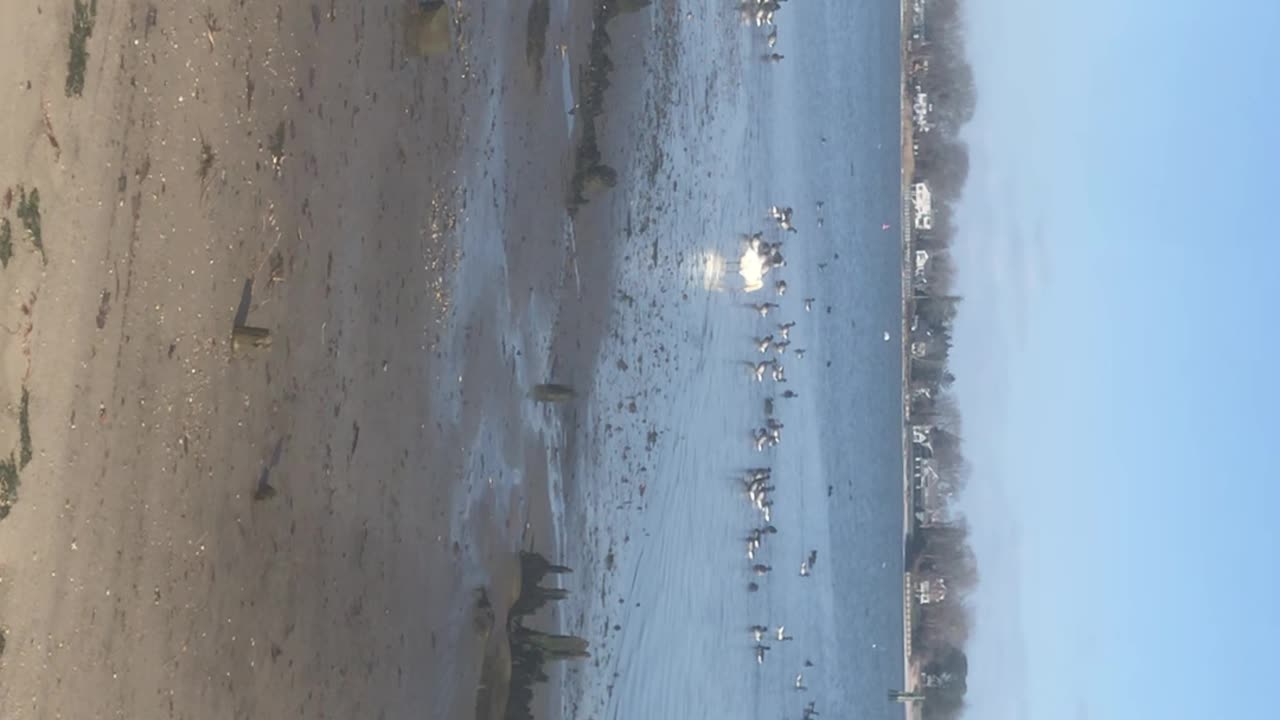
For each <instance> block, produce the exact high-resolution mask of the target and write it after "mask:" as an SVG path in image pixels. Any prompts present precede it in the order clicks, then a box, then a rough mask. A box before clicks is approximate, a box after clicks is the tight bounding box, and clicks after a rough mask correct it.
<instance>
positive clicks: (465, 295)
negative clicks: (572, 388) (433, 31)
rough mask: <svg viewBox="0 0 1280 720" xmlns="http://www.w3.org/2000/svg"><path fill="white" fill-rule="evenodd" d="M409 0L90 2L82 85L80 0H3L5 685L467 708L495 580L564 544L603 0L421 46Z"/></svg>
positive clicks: (222, 709) (199, 713)
mask: <svg viewBox="0 0 1280 720" xmlns="http://www.w3.org/2000/svg"><path fill="white" fill-rule="evenodd" d="M412 5H413V3H406V2H375V3H364V4H352V3H338V2H325V3H314V4H311V5H309V6H307V5H300V6H297V7H294V8H285V7H283V6H281V7H277V6H261V5H255V4H248V5H246V4H242V3H235V2H219V1H215V2H212V3H208V4H201V5H200V6H199V7H196V6H191V7H186V6H182V7H180V8H179V7H168V6H164V5H163V4H148V3H145V2H129V3H96V4H94V5H93V6H92V7H91V8H90V7H89V6H88V5H86V6H85V12H87V13H88V12H91V15H89V16H88V17H89V18H90V19H91V21H92V32H91V34H89V35H88V36H87V38H86V42H85V43H84V46H85V48H86V50H87V55H88V57H87V62H86V63H85V69H84V73H83V89H82V91H81V93H80V94H74V95H68V90H67V88H68V87H69V85H70V84H71V81H69V80H68V79H67V78H68V75H69V74H70V73H69V70H68V69H69V62H71V61H69V57H68V36H69V35H74V34H75V30H74V29H73V6H72V3H70V2H68V3H65V4H58V5H56V6H43V7H37V6H35V5H30V4H26V3H8V4H7V6H6V8H5V17H6V20H7V22H6V23H5V24H4V26H3V28H0V47H3V48H4V50H2V51H0V53H2V55H0V57H2V58H3V63H0V66H2V67H3V70H0V87H2V88H3V90H0V97H3V99H4V101H5V102H4V104H5V107H6V112H7V117H6V122H5V124H4V127H5V132H4V135H3V137H0V168H3V172H4V177H3V179H2V181H0V182H3V184H4V185H5V186H6V187H7V188H8V189H9V190H10V191H11V192H13V193H14V194H15V195H16V196H17V198H18V199H17V200H15V201H14V202H13V204H12V206H9V207H6V208H5V216H6V218H9V219H11V220H12V224H13V227H14V228H15V234H14V240H13V257H12V259H11V260H9V261H8V263H7V266H6V267H5V268H4V270H3V271H0V290H2V291H3V293H2V295H3V298H4V303H3V306H2V307H0V322H2V323H3V324H4V326H5V329H6V330H7V332H6V333H4V334H3V335H0V363H2V365H0V367H2V369H3V375H0V390H2V391H3V398H0V402H2V403H3V408H4V409H5V414H4V418H3V419H4V423H3V425H4V427H3V430H0V433H2V434H0V440H2V441H4V442H5V443H6V444H7V446H12V447H15V448H16V447H18V445H19V437H18V436H19V431H18V427H17V426H18V424H19V423H18V420H19V415H20V414H21V415H23V416H24V418H26V419H27V422H26V423H24V424H25V425H26V426H27V427H28V431H29V437H30V439H31V447H32V449H33V453H32V457H31V458H30V459H29V461H28V462H26V463H24V464H23V466H22V469H21V473H20V484H19V485H18V487H17V499H16V502H14V503H13V505H12V507H11V508H10V510H11V511H10V512H9V514H8V516H7V517H6V518H4V520H3V521H2V522H0V625H2V626H3V628H4V632H5V647H4V651H3V656H2V657H0V706H2V707H4V708H5V711H4V714H5V715H6V717H13V718H20V717H76V718H93V717H103V718H108V717H156V718H158V717H174V718H201V717H228V718H231V717H237V718H240V717H243V718H252V717H422V716H424V714H425V716H430V717H475V689H476V687H477V686H478V684H479V682H480V678H479V674H480V669H481V662H482V658H483V656H484V654H485V652H486V647H485V645H486V635H485V634H484V633H478V632H476V630H475V628H474V626H473V623H472V615H473V613H474V607H475V599H476V591H477V589H478V588H485V589H486V592H487V593H488V595H489V597H490V598H493V599H495V604H499V609H500V611H501V609H502V608H501V605H500V601H501V599H502V598H504V597H506V596H507V595H509V594H510V587H511V582H512V576H513V564H512V563H513V557H514V552H515V551H516V550H518V549H519V548H521V547H531V546H532V547H537V548H538V549H541V550H543V551H544V552H553V551H554V547H553V546H552V542H553V539H554V538H553V535H554V530H553V524H552V518H551V501H550V498H549V496H548V492H547V490H548V480H547V474H548V467H550V465H551V463H550V461H549V459H548V447H549V443H550V439H551V438H554V437H556V436H557V435H558V433H560V430H559V428H558V419H557V417H556V416H555V415H554V414H553V413H550V412H547V411H545V410H543V409H542V408H540V407H538V406H536V405H533V404H532V403H531V402H530V401H529V400H528V398H527V390H528V387H529V385H530V384H532V383H536V382H542V381H544V380H545V379H546V376H547V374H548V372H550V355H549V350H550V345H551V338H552V331H553V327H554V322H555V317H556V315H557V313H558V309H557V307H556V302H557V300H558V298H560V296H561V293H563V292H565V291H566V288H567V287H570V286H573V280H572V275H571V271H570V268H571V263H570V262H569V259H568V258H569V253H570V250H569V243H568V242H567V240H566V232H565V230H564V227H565V226H566V220H565V213H564V202H563V198H564V197H565V193H566V188H567V187H568V184H569V175H570V174H571V172H572V153H571V152H570V146H569V132H570V128H569V122H570V117H569V116H568V115H567V114H566V112H565V110H566V108H565V106H564V98H565V97H567V96H570V95H571V93H569V92H567V91H566V89H565V88H563V87H561V85H562V84H563V83H564V81H565V78H566V77H570V74H569V73H568V72H562V69H561V63H569V62H571V61H572V60H571V59H572V58H574V57H576V56H577V55H580V54H582V53H583V52H584V51H585V50H584V49H585V43H586V42H587V40H588V36H589V33H590V15H589V13H588V12H586V11H585V10H578V9H575V10H574V11H573V12H572V13H571V12H569V10H568V6H567V4H564V3H560V4H552V5H548V6H547V14H546V18H545V19H544V20H542V21H541V22H535V21H534V19H533V18H531V16H530V12H529V8H527V7H520V8H512V9H509V10H508V9H506V8H501V9H499V8H496V7H493V6H488V5H485V6H480V5H467V4H462V3H459V4H456V5H453V6H451V7H450V8H449V11H450V12H451V13H452V17H451V18H450V25H451V27H450V34H451V36H452V47H451V48H449V49H448V50H447V51H446V52H444V53H442V54H439V55H433V56H431V57H429V58H424V57H421V56H419V55H418V54H417V52H416V49H415V48H412V47H406V32H405V23H406V20H405V17H406V13H408V12H409V11H410V9H411V7H412ZM531 33H532V34H531ZM82 37H83V34H82ZM531 38H532V40H531ZM560 46H563V47H564V56H563V58H562V57H561V53H560V51H559V50H558V48H559V47H560ZM37 191H38V197H39V210H40V215H41V222H40V236H41V237H40V240H41V244H42V246H43V250H40V249H39V248H37V247H35V244H34V242H33V239H32V238H31V237H30V234H29V233H27V232H25V226H24V225H23V224H22V222H21V220H20V219H19V217H18V216H17V215H16V214H15V213H16V212H17V210H18V209H19V207H18V206H19V205H20V204H21V202H22V200H23V198H26V197H29V196H30V194H31V193H33V192H37ZM24 193H25V194H24ZM566 283H568V285H566ZM591 291H592V288H591V286H590V285H588V286H586V287H585V288H584V289H583V292H591ZM573 292H574V293H575V294H576V293H577V292H578V291H577V289H576V286H575V287H574V290H573ZM237 324H239V325H244V326H249V327H253V328H262V329H264V330H265V331H267V332H269V340H270V343H269V345H266V346H258V345H256V344H255V343H252V342H249V343H240V344H239V345H240V347H233V341H232V334H233V333H232V329H233V326H234V325H237ZM24 393H25V395H26V397H28V398H29V400H28V402H27V403H26V405H27V407H28V408H29V411H28V412H26V413H21V412H20V407H19V406H20V404H22V397H23V395H24ZM498 635H500V633H498ZM490 639H492V636H490ZM426 708H429V710H425V709H426Z"/></svg>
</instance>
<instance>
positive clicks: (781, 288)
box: [773, 280, 787, 297]
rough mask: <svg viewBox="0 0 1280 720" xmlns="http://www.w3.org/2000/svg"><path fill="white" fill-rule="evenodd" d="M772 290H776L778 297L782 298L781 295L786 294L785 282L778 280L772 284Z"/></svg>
mask: <svg viewBox="0 0 1280 720" xmlns="http://www.w3.org/2000/svg"><path fill="white" fill-rule="evenodd" d="M773 289H774V290H776V291H777V292H778V297H782V296H783V295H786V294H787V281H786V280H779V281H778V282H776V283H774V284H773Z"/></svg>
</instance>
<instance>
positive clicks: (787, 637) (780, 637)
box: [777, 625, 795, 641]
mask: <svg viewBox="0 0 1280 720" xmlns="http://www.w3.org/2000/svg"><path fill="white" fill-rule="evenodd" d="M777 638H778V640H779V641H782V640H795V638H793V637H791V636H790V635H787V634H786V633H785V632H784V628H783V626H782V625H779V626H778V633H777Z"/></svg>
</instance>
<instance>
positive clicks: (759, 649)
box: [756, 645, 769, 665]
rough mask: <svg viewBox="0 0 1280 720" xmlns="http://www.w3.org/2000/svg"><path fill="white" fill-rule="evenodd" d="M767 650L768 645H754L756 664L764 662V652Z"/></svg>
mask: <svg viewBox="0 0 1280 720" xmlns="http://www.w3.org/2000/svg"><path fill="white" fill-rule="evenodd" d="M768 650H769V646H768V645H756V664H757V665H763V664H764V654H765V653H766V652H768Z"/></svg>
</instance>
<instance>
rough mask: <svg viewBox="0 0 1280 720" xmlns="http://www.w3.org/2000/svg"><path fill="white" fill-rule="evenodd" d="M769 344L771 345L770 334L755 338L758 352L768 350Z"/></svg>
mask: <svg viewBox="0 0 1280 720" xmlns="http://www.w3.org/2000/svg"><path fill="white" fill-rule="evenodd" d="M770 345H773V336H772V335H765V336H764V337H759V338H756V349H757V350H759V351H760V352H762V353H766V352H769V346H770Z"/></svg>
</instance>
